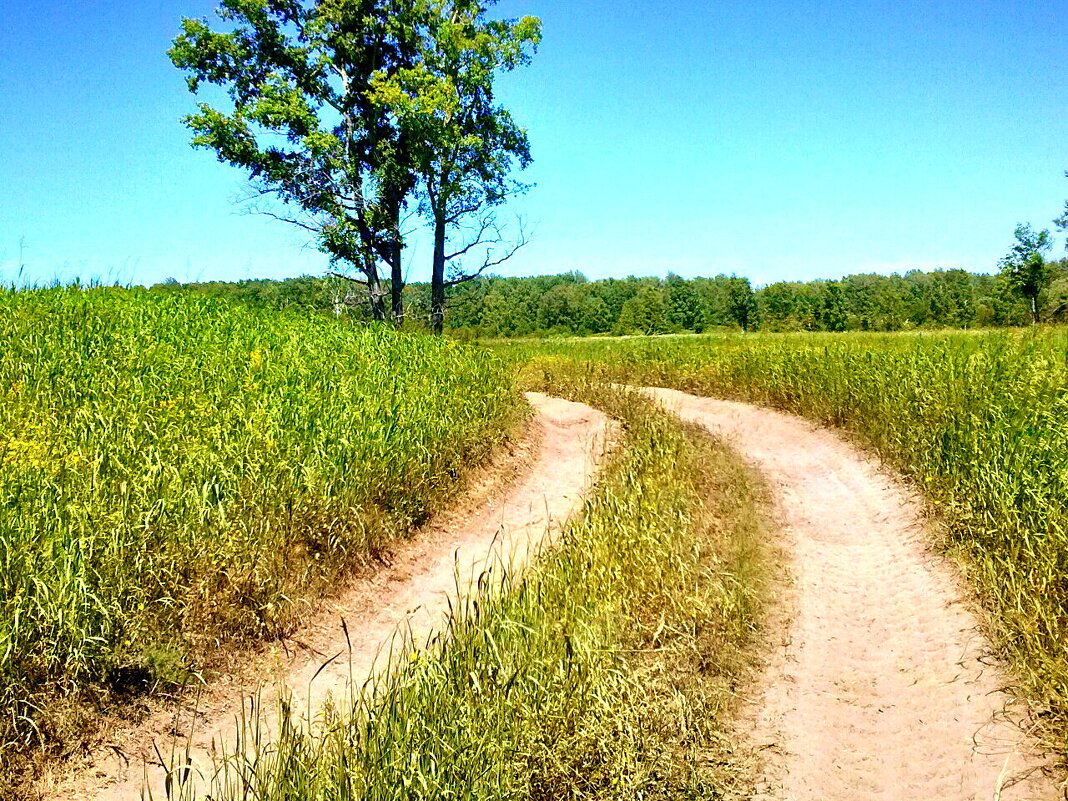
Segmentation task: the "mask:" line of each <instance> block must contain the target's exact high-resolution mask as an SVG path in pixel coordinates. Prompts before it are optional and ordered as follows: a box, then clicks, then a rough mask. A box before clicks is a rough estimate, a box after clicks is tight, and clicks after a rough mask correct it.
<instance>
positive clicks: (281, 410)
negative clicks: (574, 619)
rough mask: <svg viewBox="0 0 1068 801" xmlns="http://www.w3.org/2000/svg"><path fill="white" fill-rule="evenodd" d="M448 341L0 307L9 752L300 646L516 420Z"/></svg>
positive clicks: (498, 370) (291, 325)
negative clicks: (277, 649) (298, 639)
mask: <svg viewBox="0 0 1068 801" xmlns="http://www.w3.org/2000/svg"><path fill="white" fill-rule="evenodd" d="M520 408H521V407H520V404H519V403H518V395H517V393H516V391H515V388H514V381H513V379H512V376H511V374H510V373H509V372H508V371H507V370H506V369H505V368H504V367H503V365H501V364H500V363H499V362H498V361H497V360H495V359H493V358H492V357H489V356H487V355H486V354H484V353H479V352H476V351H473V350H471V349H468V348H463V347H459V346H456V345H455V344H452V343H447V342H439V341H433V340H431V339H429V338H422V337H415V336H400V335H396V334H393V333H391V332H389V331H385V330H368V329H357V328H354V327H351V326H347V325H344V324H341V323H338V322H336V321H333V320H330V319H327V318H323V317H313V316H308V315H301V314H298V313H292V314H289V313H281V312H258V311H253V310H250V309H248V308H245V307H243V306H239V305H230V304H226V303H221V302H218V301H211V300H205V299H198V298H194V297H185V296H181V297H179V296H160V295H155V294H151V293H148V292H144V291H132V290H113V289H100V290H89V291H82V290H78V289H53V290H43V291H32V292H10V291H0V708H2V709H3V710H4V711H5V714H4V715H3V716H2V717H0V753H2V755H3V762H2V763H0V764H2V765H3V767H4V768H6V770H3V771H0V772H2V773H5V774H10V773H11V772H12V766H11V764H10V762H9V761H8V760H9V759H14V755H15V754H21V753H24V752H25V751H26V750H27V749H31V748H39V747H40V746H55V745H56V744H57V743H60V744H61V743H63V742H64V741H65V740H67V739H68V738H74V739H75V740H76V739H77V738H78V737H79V736H80V735H81V733H83V732H82V727H83V725H84V716H83V715H82V714H81V713H80V712H79V711H78V710H79V709H81V710H84V711H85V712H86V714H91V712H92V710H93V709H95V708H96V707H98V706H99V705H100V704H107V703H109V701H110V700H114V699H115V698H116V697H118V698H120V699H121V698H123V697H127V696H128V695H129V694H131V693H143V692H146V691H151V690H152V689H153V688H154V687H158V686H161V685H163V686H166V685H168V684H172V683H177V682H180V681H182V679H183V677H184V676H185V674H186V671H187V670H188V668H189V667H190V666H191V665H198V664H203V657H204V656H205V655H206V654H208V653H211V652H214V651H216V650H217V649H218V648H219V646H220V645H221V644H225V643H227V642H231V641H235V640H243V639H248V638H262V637H272V636H277V635H278V634H280V633H282V632H284V631H286V629H287V627H288V626H290V625H291V624H292V621H293V620H294V618H295V617H296V616H297V614H298V613H299V611H300V609H301V606H300V604H301V601H302V600H303V599H306V598H308V597H309V596H314V595H315V594H316V593H317V592H319V591H320V590H321V589H322V588H323V587H324V586H326V585H327V584H328V582H329V581H330V580H331V579H333V578H335V577H336V576H337V575H338V574H340V573H342V572H344V571H345V570H348V569H350V568H352V567H353V566H355V565H357V564H360V563H361V562H364V561H366V560H368V559H370V558H373V556H374V554H375V552H376V551H377V550H378V549H380V548H381V547H382V545H383V544H384V543H386V542H388V540H389V539H390V538H392V537H395V536H398V535H403V534H404V533H405V532H406V531H408V530H409V529H410V528H411V526H413V525H414V524H416V523H418V522H419V521H420V520H421V519H422V518H423V517H425V516H426V515H427V513H428V511H430V510H431V509H433V508H434V507H435V506H436V505H437V504H439V503H441V502H443V500H444V499H446V498H448V497H450V496H451V495H453V494H455V492H456V491H457V490H458V489H459V486H460V484H461V483H462V476H463V474H464V471H465V470H466V469H467V467H468V466H469V465H471V464H472V463H474V462H476V461H479V460H480V459H482V457H483V456H484V455H485V454H486V453H487V451H488V450H489V449H490V448H492V447H493V446H494V445H495V444H496V443H498V442H500V441H501V439H502V437H504V436H505V433H506V432H507V431H508V430H509V428H510V427H511V426H512V425H513V424H514V423H515V422H516V421H517V420H518V416H519V415H520V414H521V411H520Z"/></svg>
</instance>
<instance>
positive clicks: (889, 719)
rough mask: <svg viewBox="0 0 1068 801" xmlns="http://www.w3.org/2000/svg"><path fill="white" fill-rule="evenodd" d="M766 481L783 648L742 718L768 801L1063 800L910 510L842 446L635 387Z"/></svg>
mask: <svg viewBox="0 0 1068 801" xmlns="http://www.w3.org/2000/svg"><path fill="white" fill-rule="evenodd" d="M647 391H648V392H649V393H651V394H653V395H654V396H655V397H657V398H659V399H660V400H661V401H662V402H663V403H664V405H665V406H666V407H668V408H670V409H672V410H674V411H675V412H677V413H678V414H679V415H680V416H681V417H683V418H684V419H686V420H690V421H694V422H697V423H700V424H702V425H704V426H706V427H707V428H709V429H711V430H712V431H714V432H715V433H717V434H719V435H721V436H723V437H724V438H725V439H726V440H727V441H728V442H729V443H731V444H732V445H733V446H734V447H735V448H736V449H737V451H738V452H740V453H741V454H742V455H743V456H744V457H745V458H747V459H748V460H749V461H750V462H751V463H752V464H754V465H755V466H756V467H758V468H759V469H760V470H761V471H762V472H763V473H764V474H765V475H766V476H767V478H768V480H769V483H770V485H771V487H772V491H773V493H774V495H775V501H776V506H777V514H778V515H779V516H780V518H781V520H782V522H783V524H784V529H785V531H786V542H785V543H784V549H785V551H786V553H787V556H788V563H789V572H790V573H791V582H790V584H791V587H790V589H788V590H787V596H788V597H787V598H786V600H785V602H784V605H783V610H784V612H783V615H784V621H783V622H784V625H783V627H782V628H783V640H782V641H781V642H780V643H779V644H778V645H777V646H776V647H775V648H774V652H773V654H772V655H771V657H770V660H769V665H768V668H767V672H766V675H765V677H764V679H763V681H762V682H761V686H760V688H759V692H758V693H757V696H756V697H755V698H753V700H752V704H751V705H750V708H749V710H748V712H747V713H746V717H745V719H744V724H745V725H744V726H743V728H748V729H750V730H751V731H752V737H753V745H754V746H755V747H756V748H758V749H760V750H762V751H763V753H764V755H765V758H766V759H765V762H766V769H765V776H764V779H763V782H762V785H761V787H760V790H759V792H758V794H757V796H756V798H758V799H768V800H770V799H776V801H847V800H848V801H862V800H863V799H886V800H887V801H890V799H894V801H899V800H900V799H922V801H936V800H937V801H979V800H980V799H983V800H984V801H991V799H999V798H1000V799H1005V800H1006V801H1007V800H1008V799H1031V798H1034V799H1054V798H1062V797H1063V793H1062V791H1059V790H1058V788H1057V787H1056V785H1055V783H1054V782H1053V781H1052V780H1050V779H1047V778H1046V777H1045V776H1043V775H1042V773H1041V772H1040V771H1039V770H1038V769H1037V768H1038V766H1039V765H1040V764H1041V763H1042V760H1041V758H1040V757H1039V756H1038V755H1036V754H1034V753H1032V749H1033V748H1034V744H1033V743H1032V742H1031V741H1030V740H1029V738H1028V737H1027V736H1026V735H1025V734H1024V733H1023V732H1022V731H1021V728H1020V725H1021V724H1020V721H1021V719H1022V718H1023V717H1024V715H1023V713H1022V710H1020V709H1019V707H1014V705H1013V704H1012V702H1011V699H1010V698H1009V696H1007V695H1006V694H1005V693H1004V692H1003V691H1002V688H1003V687H1005V686H1006V683H1007V682H1006V681H1005V679H1004V676H1003V674H1001V672H1000V671H999V670H998V668H997V666H996V665H995V664H993V662H992V660H991V659H990V658H989V648H988V645H987V643H986V642H985V641H984V639H983V637H982V635H981V634H980V632H979V631H978V628H977V620H976V618H975V616H974V615H973V614H972V612H971V610H970V608H969V605H968V603H967V602H966V601H965V598H966V597H967V594H966V592H964V591H962V589H961V587H960V582H959V579H958V578H957V576H956V574H955V573H954V570H953V568H952V566H951V565H949V564H948V563H947V562H946V561H945V560H944V559H942V558H940V557H938V556H936V555H934V554H933V553H932V552H931V551H930V550H929V549H928V546H927V543H928V541H929V538H928V537H927V536H926V535H925V531H924V528H923V523H922V520H921V517H920V512H919V509H920V506H919V504H918V502H917V500H916V499H915V498H914V497H912V496H911V495H910V494H909V492H908V491H907V490H906V489H905V488H904V487H903V486H902V485H901V484H900V483H898V482H897V481H895V479H894V478H893V477H892V476H890V475H889V474H888V473H886V472H885V471H883V470H881V469H880V468H879V467H878V466H876V465H875V464H874V463H873V462H872V461H871V460H869V459H867V458H866V457H864V456H863V455H862V454H861V453H860V452H858V451H857V450H856V449H855V448H853V447H852V446H850V445H849V444H848V443H846V442H845V441H844V440H843V439H842V438H840V437H839V436H837V435H836V434H834V433H833V432H830V431H827V430H821V429H819V428H816V427H815V426H813V425H811V424H810V423H808V422H806V421H804V420H801V419H800V418H796V417H791V416H788V415H784V414H779V413H777V412H774V411H770V410H767V409H761V408H757V407H754V406H749V405H746V404H741V403H731V402H724V401H717V400H710V399H705V398H697V397H694V396H692V395H686V394H684V393H681V392H676V391H673V390H663V389H657V390H647Z"/></svg>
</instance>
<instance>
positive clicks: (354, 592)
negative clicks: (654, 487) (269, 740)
mask: <svg viewBox="0 0 1068 801" xmlns="http://www.w3.org/2000/svg"><path fill="white" fill-rule="evenodd" d="M527 398H528V400H529V401H530V403H531V405H532V406H533V407H534V409H535V412H536V414H535V417H534V420H533V422H532V424H531V427H530V435H529V436H528V437H527V438H526V439H525V440H524V442H522V443H521V444H520V445H519V446H518V447H517V452H515V453H513V454H512V455H511V456H510V457H508V458H505V459H502V460H499V462H498V464H496V465H494V466H493V467H492V469H491V470H490V471H488V473H487V474H486V476H484V477H483V479H482V481H481V482H479V483H478V484H477V485H476V486H475V487H473V488H472V490H471V491H470V492H469V493H468V494H467V496H466V498H465V499H464V500H462V501H461V502H460V503H458V504H457V505H455V506H454V507H453V508H452V509H450V510H449V511H447V512H445V513H444V514H442V515H440V516H439V517H438V518H437V519H435V520H434V521H432V522H431V523H430V524H429V525H427V526H426V527H424V528H423V529H422V530H421V531H419V532H418V533H417V534H416V535H414V536H413V537H412V538H411V539H409V540H406V541H404V542H402V543H398V544H397V545H396V547H395V548H394V551H393V554H392V559H391V560H390V564H389V565H388V567H386V568H384V569H382V570H380V571H377V572H376V573H375V574H374V575H372V576H370V577H368V578H364V579H360V580H358V581H356V582H355V583H354V584H353V585H352V586H351V587H349V588H347V589H346V590H345V591H344V592H342V593H340V594H339V595H338V596H337V597H335V598H333V599H331V600H329V601H328V602H324V604H323V608H322V609H321V610H320V611H318V612H317V613H316V614H315V615H314V616H312V617H311V618H310V619H309V621H308V622H307V623H306V624H305V625H303V626H302V627H301V628H300V630H299V631H298V632H297V633H295V634H294V635H293V636H292V637H290V638H288V639H287V641H285V642H282V643H278V644H276V645H272V646H270V647H269V648H267V649H265V651H263V652H262V653H259V654H256V655H254V656H253V657H252V658H251V659H250V661H249V663H248V664H247V665H245V667H244V669H242V670H241V671H240V675H237V676H230V677H227V678H223V679H222V680H219V681H215V682H213V683H211V684H210V685H208V686H207V687H205V688H204V691H203V692H202V693H201V694H200V697H199V699H198V700H197V701H196V703H195V705H194V703H193V701H192V700H191V699H188V698H186V699H183V700H181V701H180V702H179V704H178V706H177V708H176V707H175V706H174V705H171V706H170V707H168V708H165V707H163V706H162V705H161V706H160V707H159V708H157V709H156V710H154V711H153V713H152V714H151V715H149V716H148V717H147V719H146V720H144V721H143V722H142V723H141V724H140V725H138V726H136V727H126V728H122V729H119V730H116V731H114V732H112V734H111V736H110V737H109V738H108V740H107V742H106V743H105V744H104V745H102V746H101V747H100V748H97V749H95V750H94V752H93V753H92V754H90V755H89V756H88V757H87V758H85V759H84V760H82V762H81V764H79V765H77V766H71V765H66V766H58V767H59V769H58V771H57V773H56V774H55V775H52V776H49V777H46V778H45V779H44V780H43V781H42V782H40V784H39V787H38V789H39V791H40V792H41V793H42V795H43V796H44V797H45V798H49V799H98V801H134V800H135V799H139V798H142V797H146V798H147V797H148V794H147V791H151V793H152V796H153V797H155V798H157V799H158V798H165V797H166V795H165V787H164V780H165V775H166V774H165V771H164V770H163V767H162V765H161V760H160V754H161V753H162V754H163V755H164V759H163V761H164V762H169V761H170V760H171V756H170V754H172V753H173V752H174V749H175V748H177V749H178V750H179V751H180V752H181V753H182V757H181V762H182V763H183V764H184V763H185V758H186V757H185V753H186V749H188V755H189V758H190V759H191V763H192V771H191V774H190V775H191V777H192V779H193V780H194V781H197V782H198V784H199V785H200V786H203V777H204V776H210V774H211V767H212V760H213V756H214V755H216V754H217V753H218V751H217V749H218V748H219V746H220V745H221V744H222V745H226V746H228V747H231V748H232V745H233V743H234V741H235V739H236V737H237V732H238V720H239V718H240V717H241V715H242V714H243V709H244V706H245V705H246V704H245V702H246V701H247V700H248V699H249V698H250V697H252V696H255V695H257V694H260V695H261V699H262V703H261V710H263V714H264V715H265V716H267V717H268V718H269V717H270V715H271V712H270V710H272V709H274V708H275V704H274V703H273V699H276V698H278V697H279V695H278V694H279V693H284V694H285V695H287V696H291V697H292V699H293V701H294V702H295V703H297V704H300V705H301V709H299V710H298V714H304V715H309V716H312V717H314V714H315V711H316V710H318V709H321V708H322V706H323V704H324V703H325V702H326V701H327V699H328V698H333V699H334V700H341V701H344V699H347V698H348V697H349V693H350V690H351V687H352V684H353V683H355V684H356V685H357V687H359V686H362V685H363V683H364V682H365V681H366V679H367V678H369V677H370V676H371V675H373V674H374V673H375V672H377V671H379V670H381V669H383V668H384V666H385V663H386V662H387V661H388V656H389V652H390V650H391V648H393V647H396V646H397V645H398V644H400V643H402V642H403V641H404V640H405V639H406V638H409V637H410V638H411V640H412V641H414V642H416V643H419V642H424V641H426V640H427V639H428V638H429V637H430V636H431V635H432V634H433V632H435V631H436V630H438V629H440V628H441V627H442V626H443V624H444V622H445V617H446V613H447V610H448V608H449V605H450V604H455V603H457V601H458V600H459V598H458V596H462V595H463V594H465V593H466V592H468V591H469V590H470V588H471V587H472V586H473V582H474V581H476V580H477V579H478V577H479V576H480V575H482V574H483V573H484V572H485V571H486V569H487V568H490V569H499V567H500V566H501V565H502V564H508V565H510V566H511V567H512V568H513V569H521V568H522V567H523V565H524V564H526V563H527V562H528V561H529V559H530V558H531V557H532V556H533V555H534V554H535V553H536V551H537V550H538V549H539V548H540V547H543V546H544V545H545V544H546V543H547V542H550V541H552V539H553V538H554V537H555V536H556V535H557V534H558V533H559V532H560V530H561V528H562V527H563V525H564V523H565V522H566V521H567V520H568V518H570V517H571V516H573V515H574V514H576V513H577V512H578V511H579V510H580V509H581V507H582V504H583V502H584V498H585V495H586V492H587V490H588V489H589V486H590V484H591V483H592V481H593V478H594V476H595V475H596V471H597V467H598V464H599V461H600V457H601V456H602V455H603V453H604V452H605V450H606V448H607V447H608V446H609V445H610V444H611V441H612V439H613V437H614V433H615V424H614V423H612V422H611V421H610V420H609V419H608V418H607V417H606V416H605V415H604V414H602V413H601V412H599V411H597V410H595V409H592V408H590V407H589V406H586V405H583V404H579V403H572V402H569V401H565V400H561V399H559V398H552V397H549V396H546V395H541V394H537V393H528V395H527ZM342 621H345V622H346V624H347V629H348V633H347V636H346V632H345V631H344V630H343V629H342V625H341V623H342ZM327 660H332V661H329V663H328V664H326V666H325V667H324V663H326V662H327ZM265 725H266V728H267V729H268V730H269V729H270V728H272V726H271V721H270V719H268V720H266V721H265ZM157 747H158V748H159V751H157V750H156V749H157Z"/></svg>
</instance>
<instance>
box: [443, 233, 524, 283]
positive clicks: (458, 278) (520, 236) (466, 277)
mask: <svg viewBox="0 0 1068 801" xmlns="http://www.w3.org/2000/svg"><path fill="white" fill-rule="evenodd" d="M492 227H493V228H494V229H495V230H497V226H496V223H494V224H493V226H492ZM499 234H500V232H499V230H498V238H497V239H496V240H491V241H490V242H487V243H483V244H490V243H494V244H495V243H499V242H501V241H503V239H502V238H501V237H500V236H499ZM528 244H530V240H529V239H528V238H527V235H526V231H525V230H524V227H523V221H522V220H519V231H518V233H517V235H516V239H515V241H514V243H513V244H512V246H511V247H510V248H509V249H508V250H507V252H505V253H504V254H503V255H502V256H500V257H499V258H494V255H493V249H492V248H490V249H488V250H487V251H486V258H485V259H484V260H483V261H482V265H481V266H480V267H479V268H478V269H476V270H475V271H474V272H470V273H464V272H462V271H457V272H456V273H455V274H454V276H453V277H452V278H451V279H450V280H448V281H446V282H445V286H447V287H450V286H456V285H457V284H462V283H465V282H467V281H473V280H474V279H476V278H478V277H479V276H481V275H483V274H484V273H485V272H486V271H487V270H492V269H493V268H494V267H497V266H499V265H501V264H504V263H505V262H506V261H508V260H509V259H510V258H512V257H513V256H514V255H515V254H516V253H518V252H519V251H520V250H521V249H522V248H524V247H526V246H527V245H528Z"/></svg>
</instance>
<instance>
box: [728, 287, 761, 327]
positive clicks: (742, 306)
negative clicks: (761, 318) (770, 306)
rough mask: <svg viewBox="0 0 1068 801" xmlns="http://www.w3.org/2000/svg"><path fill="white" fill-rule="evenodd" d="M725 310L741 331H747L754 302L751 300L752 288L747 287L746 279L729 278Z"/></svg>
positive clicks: (752, 314)
mask: <svg viewBox="0 0 1068 801" xmlns="http://www.w3.org/2000/svg"><path fill="white" fill-rule="evenodd" d="M727 308H728V309H729V310H730V314H731V317H732V318H734V321H735V322H736V323H738V325H740V326H741V328H742V331H743V332H747V331H749V328H750V327H751V326H752V324H753V316H754V313H755V312H756V301H755V300H754V299H753V287H751V286H750V285H749V279H748V278H737V277H735V276H731V278H730V283H729V284H728V287H727Z"/></svg>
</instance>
